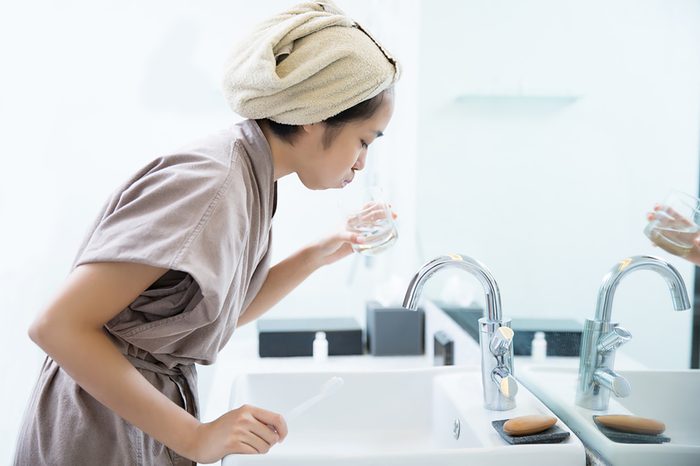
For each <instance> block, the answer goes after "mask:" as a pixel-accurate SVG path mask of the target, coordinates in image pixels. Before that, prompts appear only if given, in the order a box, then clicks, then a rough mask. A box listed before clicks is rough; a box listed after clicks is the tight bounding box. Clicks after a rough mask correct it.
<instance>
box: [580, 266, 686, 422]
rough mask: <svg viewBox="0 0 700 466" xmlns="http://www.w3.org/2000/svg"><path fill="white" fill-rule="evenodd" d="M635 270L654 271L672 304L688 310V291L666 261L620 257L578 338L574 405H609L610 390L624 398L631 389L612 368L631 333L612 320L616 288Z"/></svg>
mask: <svg viewBox="0 0 700 466" xmlns="http://www.w3.org/2000/svg"><path fill="white" fill-rule="evenodd" d="M635 270H653V271H654V272H656V273H658V274H659V275H661V276H662V277H663V279H664V280H666V284H667V285H668V289H669V291H670V292H671V299H672V300H673V307H674V308H675V309H676V310H677V311H682V310H685V309H690V300H689V299H688V292H687V291H686V289H685V283H683V279H682V278H681V276H680V274H679V273H678V271H677V270H676V269H675V268H674V267H673V266H672V265H671V264H669V263H668V262H666V261H663V260H661V259H658V258H656V257H651V256H634V257H628V258H626V259H623V260H621V261H620V262H619V263H618V264H616V265H615V266H614V267H613V268H612V269H610V271H609V272H608V273H607V275H605V277H603V283H602V284H601V285H600V290H599V291H598V304H597V306H596V312H595V319H594V320H590V319H586V322H585V324H584V326H583V337H582V340H581V359H580V362H579V368H578V386H577V388H576V404H577V405H579V406H582V407H584V408H588V409H593V410H604V409H607V408H608V402H609V401H610V392H612V393H613V394H614V395H615V396H617V397H621V398H624V397H626V396H628V395H629V394H630V392H631V387H630V384H629V382H627V380H625V378H624V377H622V376H621V375H619V374H617V373H616V372H615V371H614V370H613V367H614V364H615V351H616V349H617V348H618V347H620V346H621V345H623V344H625V343H627V342H628V341H629V340H630V339H631V338H632V335H631V334H630V333H629V332H628V331H627V330H625V329H624V328H622V327H619V326H618V325H617V323H614V322H611V321H610V318H611V314H612V301H613V297H614V296H615V289H616V288H617V285H618V284H619V283H620V280H622V278H623V277H625V276H626V275H628V274H630V273H631V272H633V271H635Z"/></svg>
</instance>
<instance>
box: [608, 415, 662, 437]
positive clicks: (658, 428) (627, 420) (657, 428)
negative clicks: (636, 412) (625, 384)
mask: <svg viewBox="0 0 700 466" xmlns="http://www.w3.org/2000/svg"><path fill="white" fill-rule="evenodd" d="M596 419H597V420H598V422H600V423H601V424H603V425H604V426H605V427H609V428H611V429H615V430H619V431H621V432H629V433H632V434H647V435H658V434H661V433H663V431H665V430H666V424H664V423H663V422H661V421H657V420H656V419H649V418H646V417H639V416H630V415H626V414H607V415H604V416H596Z"/></svg>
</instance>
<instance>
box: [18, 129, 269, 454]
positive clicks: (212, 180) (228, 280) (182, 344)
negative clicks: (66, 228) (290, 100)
mask: <svg viewBox="0 0 700 466" xmlns="http://www.w3.org/2000/svg"><path fill="white" fill-rule="evenodd" d="M275 187H276V186H275V182H274V177H273V165H272V155H271V152H270V147H269V145H268V143H267V141H266V139H265V137H264V135H263V133H262V131H261V130H260V128H259V127H258V125H257V123H256V122H255V121H253V120H246V121H243V122H241V123H238V124H236V125H233V126H232V127H231V128H228V129H226V130H223V131H220V132H218V133H216V134H214V135H211V136H209V137H207V138H204V139H202V140H200V141H197V142H196V143H194V144H192V145H189V146H187V147H185V148H182V149H181V150H179V151H178V152H176V153H174V154H171V155H166V156H163V157H159V158H157V159H155V160H153V161H152V162H151V163H149V164H148V165H147V166H145V167H144V168H142V169H141V170H140V171H139V172H138V173H136V174H135V175H134V176H133V177H131V179H130V180H129V181H128V182H127V183H126V184H124V185H123V186H122V187H120V188H119V189H118V190H117V191H116V192H115V193H114V194H113V195H112V196H111V198H110V199H109V200H108V202H107V204H106V205H105V207H104V208H103V210H102V212H101V214H100V215H99V216H98V219H97V221H96V222H95V224H94V225H93V226H92V228H91V229H90V231H89V233H88V235H87V236H86V238H85V240H84V242H83V244H82V246H81V247H80V249H79V252H78V254H77V257H76V259H75V262H74V263H73V266H72V268H75V267H78V266H79V265H81V264H86V263H90V262H136V263H142V264H148V265H152V266H156V267H162V268H165V269H168V270H169V271H168V272H167V273H165V275H163V276H162V277H161V278H160V279H158V280H157V281H156V282H155V283H154V284H153V285H152V286H151V287H150V288H148V289H147V290H145V291H144V292H143V293H141V295H140V296H139V297H138V298H136V299H135V300H134V302H132V303H131V304H130V305H129V306H128V307H126V308H125V309H123V310H122V311H121V312H120V313H119V314H117V315H116V316H115V317H114V318H113V319H112V320H110V321H109V322H108V323H107V324H106V325H105V331H106V333H107V335H108V336H109V337H110V338H111V339H112V341H113V342H114V344H115V345H116V346H117V348H118V349H119V350H120V351H121V352H122V353H123V354H124V355H125V356H126V357H127V358H128V360H129V361H130V362H131V363H132V364H133V365H134V367H136V368H137V369H138V370H139V371H140V372H141V374H142V375H143V376H144V377H145V378H146V379H147V380H148V381H149V382H151V383H152V384H153V385H154V386H155V387H156V388H157V389H158V390H160V391H161V392H162V393H164V394H165V395H166V396H167V397H169V398H170V399H171V400H172V401H173V402H174V403H177V404H178V405H179V406H181V407H183V408H185V409H186V410H187V411H188V412H190V413H191V414H192V415H193V416H197V417H198V416H199V409H198V403H197V378H196V375H197V374H196V370H195V366H194V363H198V364H212V363H213V362H214V361H215V359H216V355H217V353H218V352H219V350H220V349H221V348H222V347H223V346H224V345H225V344H226V342H227V341H228V340H229V338H230V337H231V334H232V333H233V331H234V328H235V327H236V322H237V320H238V318H239V316H240V315H241V313H242V312H244V311H245V309H246V308H247V307H248V305H249V304H250V303H251V301H252V300H253V298H254V297H255V295H256V294H257V293H258V291H259V290H260V288H261V286H262V284H263V282H264V281H265V278H266V277H267V272H268V269H269V256H270V253H269V242H270V234H271V218H272V215H273V214H274V208H275V203H276V189H275ZM222 414H223V413H222ZM14 462H15V465H22V466H24V465H32V466H34V465H42V464H49V465H71V466H78V465H80V466H82V465H96V466H98V465H99V466H107V465H120V466H121V465H170V464H175V465H181V464H182V465H184V464H188V465H189V464H192V462H191V461H190V460H188V459H185V458H182V457H180V456H178V455H177V454H176V453H174V452H173V451H172V450H170V449H168V448H167V447H165V446H164V445H163V444H161V443H160V442H158V441H156V440H154V439H153V438H151V437H149V436H148V435H146V434H144V433H143V432H141V431H140V430H139V429H138V428H136V427H134V426H132V425H131V424H129V423H128V422H126V421H124V420H123V419H122V418H120V417H119V416H118V415H117V414H115V413H114V412H112V411H111V410H110V409H109V408H107V407H105V406H104V405H102V404H101V403H100V402H98V401H97V400H95V399H94V398H93V397H92V396H91V395H90V394H89V393H87V392H86V391H84V390H83V389H82V388H81V387H80V386H78V385H77V384H76V382H75V381H73V379H72V378H71V377H70V376H69V375H68V374H67V373H66V372H64V371H63V369H61V367H60V366H59V365H58V364H57V363H56V362H55V361H53V360H52V359H51V358H50V357H47V358H46V361H45V362H44V365H43V367H42V369H41V373H40V375H39V380H38V381H37V384H36V387H35V388H34V392H33V394H32V395H31V398H30V401H29V405H28V406H27V410H26V413H25V416H24V421H23V424H22V427H21V431H20V434H19V439H18V443H17V450H16V456H15V460H14Z"/></svg>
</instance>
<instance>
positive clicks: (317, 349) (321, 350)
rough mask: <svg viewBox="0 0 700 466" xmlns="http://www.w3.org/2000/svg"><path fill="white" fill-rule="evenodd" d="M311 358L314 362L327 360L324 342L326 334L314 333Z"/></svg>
mask: <svg viewBox="0 0 700 466" xmlns="http://www.w3.org/2000/svg"><path fill="white" fill-rule="evenodd" d="M313 357H314V361H316V362H323V361H327V360H328V340H326V332H316V338H315V339H314V348H313Z"/></svg>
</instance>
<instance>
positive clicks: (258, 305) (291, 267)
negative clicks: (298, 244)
mask: <svg viewBox="0 0 700 466" xmlns="http://www.w3.org/2000/svg"><path fill="white" fill-rule="evenodd" d="M320 266H321V264H320V263H318V262H317V261H315V260H314V259H313V254H312V253H311V249H310V248H304V249H301V250H300V251H298V252H297V253H295V254H293V255H291V256H289V257H288V258H286V259H285V260H283V261H282V262H280V263H278V264H277V265H275V266H274V267H271V268H270V271H269V272H268V274H267V278H266V279H265V282H264V283H263V285H262V287H261V288H260V291H259V292H258V294H257V295H256V296H255V299H253V301H252V302H251V303H250V305H249V306H248V308H247V309H246V311H245V312H244V313H243V315H242V316H241V317H240V318H239V319H238V325H239V326H241V325H245V324H247V323H249V322H252V321H253V320H255V319H257V318H258V317H260V316H261V315H263V314H264V313H265V312H267V311H268V310H269V309H270V308H272V306H274V305H275V304H277V303H278V302H279V301H280V300H282V298H284V297H285V296H287V295H288V294H289V293H290V292H291V291H292V290H294V288H296V287H297V286H299V284H301V282H303V281H304V280H306V279H307V278H308V277H309V275H311V274H312V273H313V272H314V271H315V270H316V269H318V268H319V267H320Z"/></svg>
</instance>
